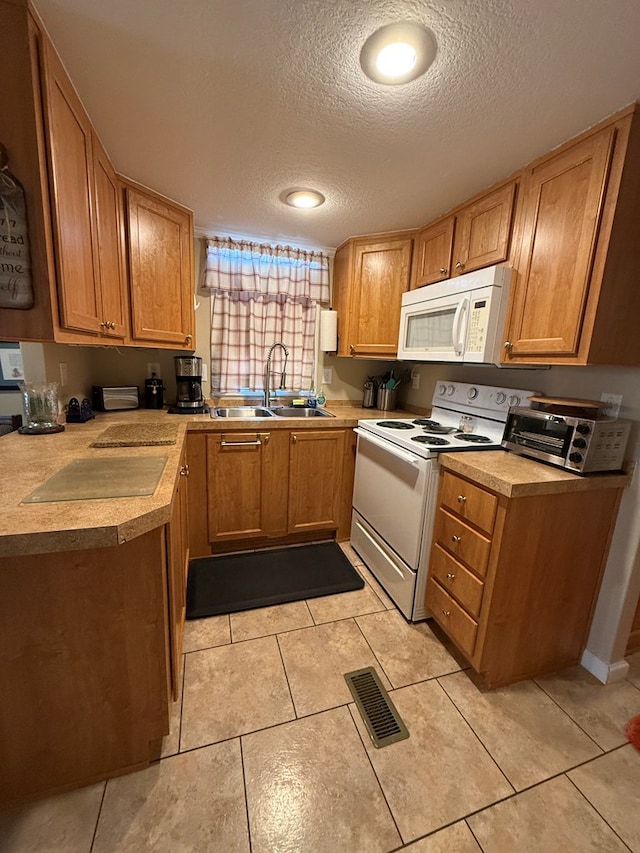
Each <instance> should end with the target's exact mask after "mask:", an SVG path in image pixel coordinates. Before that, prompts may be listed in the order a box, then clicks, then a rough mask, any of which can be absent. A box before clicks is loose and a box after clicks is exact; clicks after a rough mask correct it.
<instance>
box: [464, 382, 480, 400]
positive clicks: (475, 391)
mask: <svg viewBox="0 0 640 853" xmlns="http://www.w3.org/2000/svg"><path fill="white" fill-rule="evenodd" d="M477 396H478V389H477V388H474V387H473V385H472V386H471V388H469V390H468V391H467V399H468V400H475V399H476V397H477Z"/></svg>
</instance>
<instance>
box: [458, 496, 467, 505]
mask: <svg viewBox="0 0 640 853" xmlns="http://www.w3.org/2000/svg"><path fill="white" fill-rule="evenodd" d="M466 502H467V496H466V495H458V503H459V504H463V503H466Z"/></svg>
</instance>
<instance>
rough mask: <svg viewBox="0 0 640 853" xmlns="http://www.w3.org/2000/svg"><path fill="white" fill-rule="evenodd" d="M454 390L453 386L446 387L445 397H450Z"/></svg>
mask: <svg viewBox="0 0 640 853" xmlns="http://www.w3.org/2000/svg"><path fill="white" fill-rule="evenodd" d="M455 390H456V389H455V388H454V387H453V385H447V397H452V396H453V392H454V391H455Z"/></svg>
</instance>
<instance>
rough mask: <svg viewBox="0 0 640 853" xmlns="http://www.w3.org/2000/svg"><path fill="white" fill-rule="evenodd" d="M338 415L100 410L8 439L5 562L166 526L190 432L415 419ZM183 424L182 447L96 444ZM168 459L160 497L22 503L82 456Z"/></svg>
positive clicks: (2, 516)
mask: <svg viewBox="0 0 640 853" xmlns="http://www.w3.org/2000/svg"><path fill="white" fill-rule="evenodd" d="M325 408H326V409H328V410H329V411H331V412H332V413H335V414H336V417H333V418H321V417H319V418H299V419H298V418H275V417H274V418H264V419H259V420H256V419H241V418H211V417H210V416H209V415H168V414H167V413H166V411H165V410H160V411H158V410H146V409H138V410H136V411H132V412H110V413H98V414H96V417H95V419H94V420H91V421H88V422H87V423H84V424H66V425H65V431H64V432H60V433H54V434H51V435H19V434H18V433H17V432H13V433H9V434H8V435H5V436H2V437H0V458H1V460H2V464H1V465H0V508H1V511H0V557H11V556H19V555H23V554H44V553H48V552H52V551H67V550H69V551H71V550H78V549H83V548H102V547H109V546H113V545H117V544H121V543H123V542H126V541H127V540H129V539H134V538H135V537H137V536H141V535H142V534H143V533H146V532H148V531H149V530H152V529H153V528H155V527H158V526H159V525H162V524H166V523H167V521H168V520H169V517H170V513H171V502H172V499H173V494H174V490H175V484H176V479H177V477H178V470H179V462H180V456H181V452H182V447H183V444H184V440H185V436H186V433H187V431H201V430H207V431H212V430H213V431H228V430H232V429H242V430H245V431H253V430H257V431H260V432H264V431H265V430H266V429H269V430H273V429H291V428H295V429H302V428H305V429H309V428H313V429H327V428H331V427H354V426H355V425H356V423H357V421H358V419H359V418H398V417H409V416H411V413H408V412H403V411H400V410H398V411H395V412H382V411H380V410H378V409H363V408H361V407H359V406H353V405H344V404H335V405H333V404H331V403H329V404H327V405H326V406H325ZM159 423H162V424H165V423H171V424H176V425H177V427H178V436H177V441H176V443H175V444H170V445H159V446H143V447H139V446H138V447H100V448H97V447H91V446H90V445H91V444H92V442H94V441H95V440H96V439H97V438H98V436H99V435H100V433H102V432H104V430H105V429H106V428H107V427H109V426H111V425H113V424H159ZM109 456H112V457H120V458H122V457H127V456H130V457H131V458H136V457H140V456H166V457H168V461H167V464H166V466H165V468H164V471H163V474H162V476H161V478H160V482H159V483H158V486H157V488H156V490H155V492H154V493H153V495H149V496H142V497H120V498H93V499H85V500H72V501H54V502H50V503H36V504H23V503H22V501H23V500H24V499H25V498H26V497H27V496H28V495H30V494H31V493H32V492H33V491H34V490H35V489H36V488H38V487H39V486H41V485H42V484H43V483H44V482H45V481H46V480H48V479H49V478H50V477H52V476H53V475H54V474H56V473H57V472H58V471H60V470H61V469H62V468H64V467H65V465H68V464H69V463H70V462H72V461H74V460H76V459H105V458H107V457H109Z"/></svg>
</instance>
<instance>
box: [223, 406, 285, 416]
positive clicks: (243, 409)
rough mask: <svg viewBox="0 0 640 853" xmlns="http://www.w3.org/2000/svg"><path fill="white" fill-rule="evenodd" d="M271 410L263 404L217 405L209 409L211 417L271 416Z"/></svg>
mask: <svg viewBox="0 0 640 853" xmlns="http://www.w3.org/2000/svg"><path fill="white" fill-rule="evenodd" d="M273 416H274V415H273V412H272V411H270V410H269V409H265V407H264V406H218V407H217V408H214V409H211V417H212V418H272V417H273Z"/></svg>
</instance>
